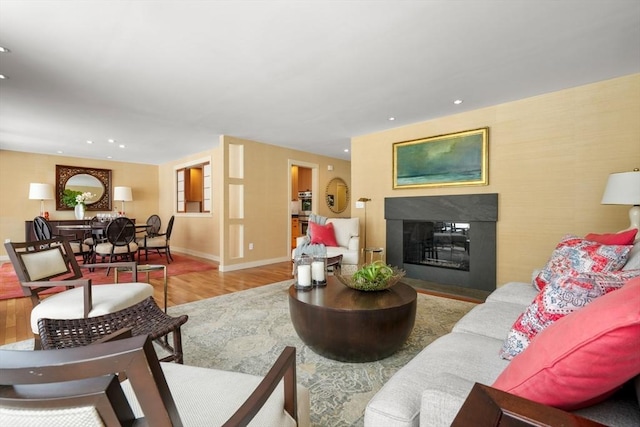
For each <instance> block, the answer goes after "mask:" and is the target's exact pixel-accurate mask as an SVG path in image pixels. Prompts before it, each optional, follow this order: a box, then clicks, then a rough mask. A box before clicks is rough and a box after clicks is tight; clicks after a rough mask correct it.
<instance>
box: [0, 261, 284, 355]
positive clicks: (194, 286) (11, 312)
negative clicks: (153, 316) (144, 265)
mask: <svg viewBox="0 0 640 427" xmlns="http://www.w3.org/2000/svg"><path fill="white" fill-rule="evenodd" d="M180 255H183V256H186V255H184V254H180ZM190 258H194V259H197V260H198V261H201V262H206V263H211V264H214V265H217V263H216V262H213V261H209V260H205V259H201V258H196V257H190ZM144 278H145V277H144V275H141V276H138V279H139V280H144ZM292 278H293V277H292V275H291V263H290V262H281V263H277V264H271V265H266V266H262V267H256V268H249V269H245V270H238V271H230V272H226V273H222V272H220V271H219V270H209V271H202V272H194V273H186V274H181V275H178V276H173V277H171V276H170V277H169V280H168V288H169V292H168V296H167V305H168V306H169V307H171V306H174V305H179V304H185V303H188V302H192V301H198V300H201V299H205V298H211V297H215V296H218V295H224V294H228V293H231V292H237V291H242V290H245V289H251V288H256V287H258V286H263V285H268V284H271V283H275V282H281V281H283V280H288V279H292ZM151 284H152V285H153V287H154V289H155V292H154V298H155V299H156V301H157V303H158V305H159V306H160V307H162V306H163V304H164V297H163V287H164V284H163V281H162V279H151ZM30 316H31V302H30V301H29V299H28V298H15V299H8V300H1V301H0V345H2V344H9V343H13V342H17V341H22V340H26V339H29V338H32V337H33V334H32V333H31V326H30Z"/></svg>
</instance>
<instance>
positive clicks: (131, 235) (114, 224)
mask: <svg viewBox="0 0 640 427" xmlns="http://www.w3.org/2000/svg"><path fill="white" fill-rule="evenodd" d="M106 234H107V240H108V241H109V243H111V244H112V245H113V246H129V245H130V244H131V243H132V242H134V241H135V239H136V226H135V224H134V223H133V221H131V220H130V219H129V218H126V217H120V218H116V219H114V220H112V221H111V222H110V223H109V225H107V230H106Z"/></svg>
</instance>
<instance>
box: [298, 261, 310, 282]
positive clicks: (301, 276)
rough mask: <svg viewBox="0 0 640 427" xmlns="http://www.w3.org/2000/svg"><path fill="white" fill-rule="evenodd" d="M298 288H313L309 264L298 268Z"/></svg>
mask: <svg viewBox="0 0 640 427" xmlns="http://www.w3.org/2000/svg"><path fill="white" fill-rule="evenodd" d="M298 286H303V287H307V286H311V266H310V265H308V264H305V265H299V266H298Z"/></svg>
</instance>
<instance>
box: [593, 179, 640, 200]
mask: <svg viewBox="0 0 640 427" xmlns="http://www.w3.org/2000/svg"><path fill="white" fill-rule="evenodd" d="M601 203H602V204H603V205H640V171H633V172H620V173H612V174H611V175H609V180H608V181H607V187H606V188H605V190H604V195H603V196H602V202H601Z"/></svg>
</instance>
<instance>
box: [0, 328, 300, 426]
mask: <svg viewBox="0 0 640 427" xmlns="http://www.w3.org/2000/svg"><path fill="white" fill-rule="evenodd" d="M295 361H296V356H295V347H286V348H285V349H284V351H283V352H282V353H281V354H280V356H279V357H278V360H276V362H275V363H274V365H273V366H272V367H271V369H270V370H269V372H268V373H267V375H266V376H265V377H264V379H263V380H262V381H261V382H260V384H259V385H258V386H257V387H256V388H255V389H254V390H253V392H252V393H251V395H250V396H249V397H248V398H247V399H246V400H245V402H244V403H243V404H242V405H241V406H240V407H239V408H238V409H237V411H236V412H235V413H234V414H233V415H232V416H231V417H230V418H229V419H228V420H227V421H226V422H225V424H224V425H223V427H235V426H246V425H247V424H248V423H249V422H250V421H251V420H252V419H253V418H254V417H255V415H256V414H257V413H258V412H259V410H260V408H261V407H262V406H264V404H265V403H266V402H267V400H268V399H269V396H270V395H271V394H272V393H273V391H274V390H275V389H276V387H277V386H278V384H279V383H280V382H281V381H282V380H284V395H285V401H284V408H283V409H284V410H285V411H287V413H288V414H289V415H290V416H291V417H292V418H293V419H294V420H296V421H297V419H298V418H297V411H298V408H297V398H296V395H297V393H296V367H295ZM179 366H180V365H179ZM185 368H186V367H185ZM117 374H122V375H123V376H125V377H126V378H127V379H128V381H129V384H130V386H131V389H132V391H133V392H134V394H135V396H136V399H137V400H138V403H139V405H140V408H141V411H142V413H143V415H144V418H143V419H134V418H135V417H134V414H133V411H132V409H131V406H130V405H129V402H128V401H127V399H126V397H124V393H123V390H122V387H121V385H120V383H118V381H117V380H115V377H116V376H117ZM0 383H1V384H0V411H1V410H3V409H6V408H9V409H11V410H20V409H22V410H30V409H38V410H40V411H42V410H43V409H45V411H44V412H45V414H46V413H47V411H46V409H53V408H73V407H78V406H90V407H93V408H95V411H96V412H97V413H98V414H99V415H100V416H101V417H102V418H103V420H105V424H106V425H108V426H111V425H118V426H119V425H148V426H154V427H164V426H182V420H181V419H180V415H179V413H178V410H177V407H176V403H175V401H174V398H173V396H172V394H171V391H170V388H169V384H168V383H167V380H166V378H165V376H164V373H163V372H162V369H161V367H160V363H159V362H158V358H157V355H156V353H155V350H154V348H153V344H152V341H151V339H150V337H148V336H134V337H132V338H126V339H120V340H115V341H109V342H106V343H95V344H91V345H88V346H84V347H74V348H65V349H60V350H40V351H31V352H25V351H12V350H0ZM203 392H206V390H193V393H203ZM90 397H93V401H92V400H90ZM215 403H216V402H211V404H212V405H215ZM194 410H197V408H194ZM29 412H32V411H29ZM14 415H15V416H16V417H17V418H15V419H14V420H12V421H13V423H12V425H20V424H21V422H20V412H16V414H14ZM23 415H27V414H25V413H23ZM29 415H31V414H29ZM45 416H46V415H45ZM65 424H70V423H65Z"/></svg>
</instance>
